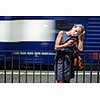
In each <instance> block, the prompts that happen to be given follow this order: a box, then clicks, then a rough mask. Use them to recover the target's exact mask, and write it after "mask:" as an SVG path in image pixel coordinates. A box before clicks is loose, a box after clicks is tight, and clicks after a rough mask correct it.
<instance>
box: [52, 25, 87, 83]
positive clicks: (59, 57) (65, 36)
mask: <svg viewBox="0 0 100 100" xmlns="http://www.w3.org/2000/svg"><path fill="white" fill-rule="evenodd" d="M84 33H85V31H84V26H83V25H81V24H76V25H74V26H73V27H72V29H70V30H69V31H60V32H59V33H58V36H57V38H56V42H55V50H56V57H55V64H54V68H55V78H56V82H58V83H69V82H70V79H71V78H73V77H74V70H73V64H74V56H75V55H76V54H77V53H76V54H75V51H77V50H78V51H82V50H83V39H84ZM78 55H79V54H78Z"/></svg>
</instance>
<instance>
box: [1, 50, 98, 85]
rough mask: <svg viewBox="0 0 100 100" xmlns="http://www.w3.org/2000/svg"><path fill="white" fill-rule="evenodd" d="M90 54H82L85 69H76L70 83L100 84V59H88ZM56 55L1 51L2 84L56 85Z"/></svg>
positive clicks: (40, 52)
mask: <svg viewBox="0 0 100 100" xmlns="http://www.w3.org/2000/svg"><path fill="white" fill-rule="evenodd" d="M88 54H90V52H85V53H84V54H82V59H83V63H84V68H83V69H82V70H79V69H75V77H74V78H73V79H71V81H70V83H99V82H100V77H99V70H100V59H96V60H94V59H92V58H91V57H90V58H87V56H88ZM98 54H99V53H98ZM54 55H55V52H53V51H48V52H47V51H46V52H44V51H39V52H34V51H12V50H9V51H0V83H55V82H56V81H55V73H54V67H53V61H54V59H53V57H54ZM99 55H100V54H99ZM99 55H98V58H100V57H99ZM51 56H52V57H51Z"/></svg>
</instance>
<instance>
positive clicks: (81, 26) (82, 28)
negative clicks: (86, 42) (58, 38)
mask: <svg viewBox="0 0 100 100" xmlns="http://www.w3.org/2000/svg"><path fill="white" fill-rule="evenodd" d="M74 26H77V27H80V28H81V30H82V31H81V33H82V34H85V28H84V26H83V25H82V24H74Z"/></svg>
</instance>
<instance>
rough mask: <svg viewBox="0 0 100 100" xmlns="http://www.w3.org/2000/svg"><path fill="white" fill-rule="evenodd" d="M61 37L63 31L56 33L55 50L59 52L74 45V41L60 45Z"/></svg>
mask: <svg viewBox="0 0 100 100" xmlns="http://www.w3.org/2000/svg"><path fill="white" fill-rule="evenodd" d="M62 36H63V31H60V32H59V33H58V36H57V38H56V42H55V50H61V49H63V48H66V47H68V46H71V45H72V44H73V43H74V40H69V41H68V42H66V43H64V44H60V43H61V39H62Z"/></svg>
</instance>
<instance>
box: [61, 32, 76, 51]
mask: <svg viewBox="0 0 100 100" xmlns="http://www.w3.org/2000/svg"><path fill="white" fill-rule="evenodd" d="M71 39H72V36H71V35H68V34H66V31H63V36H62V40H61V44H64V43H66V42H67V41H69V40H71ZM74 48H76V46H75V45H73V46H68V47H66V48H63V49H62V50H61V51H66V52H74Z"/></svg>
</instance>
